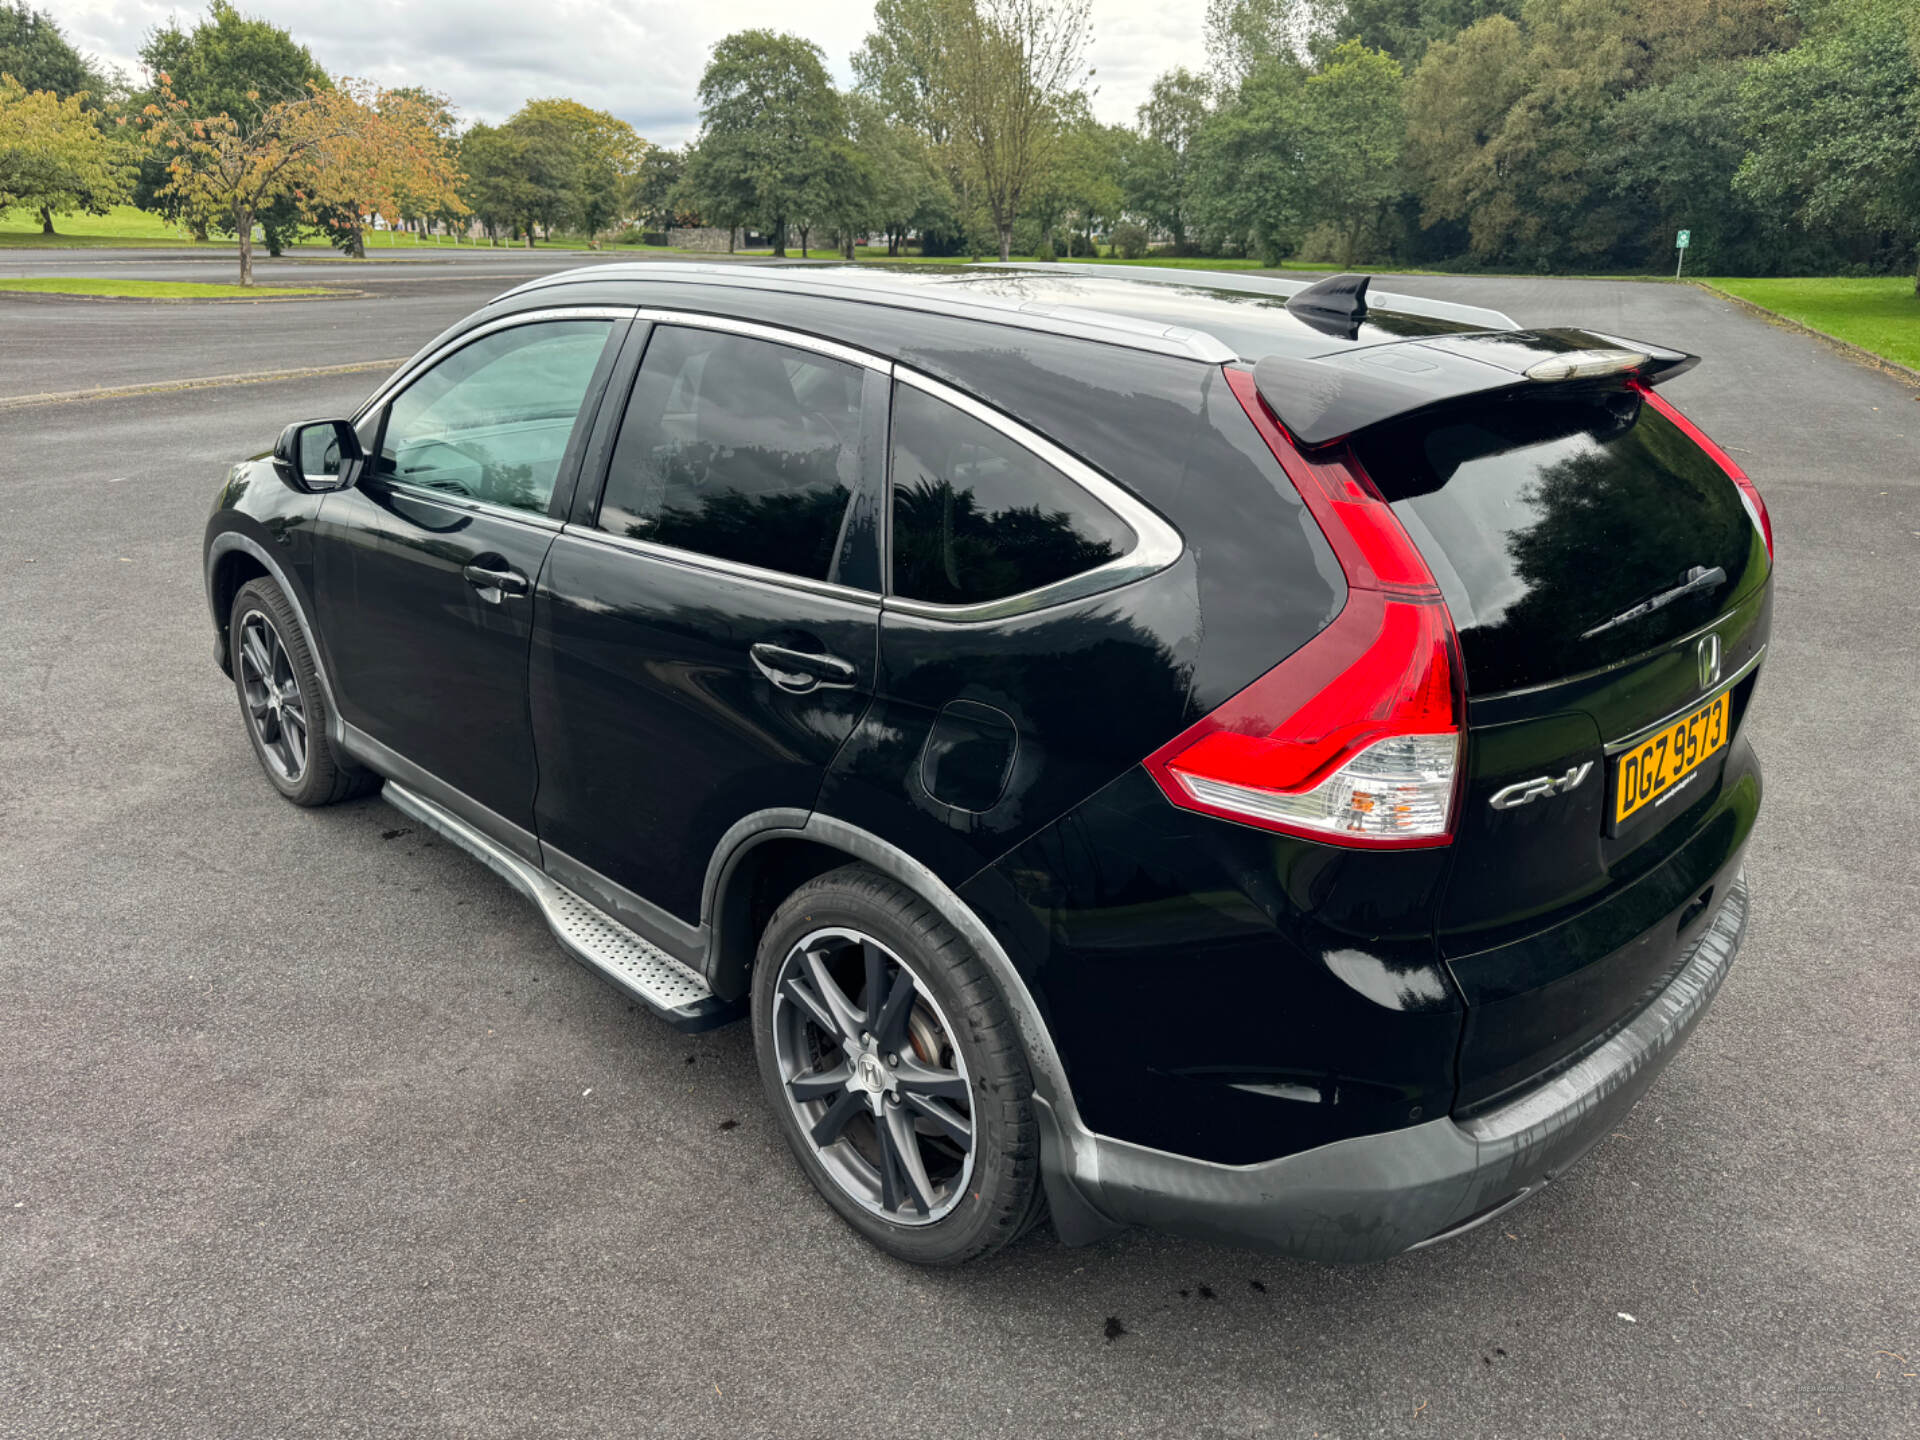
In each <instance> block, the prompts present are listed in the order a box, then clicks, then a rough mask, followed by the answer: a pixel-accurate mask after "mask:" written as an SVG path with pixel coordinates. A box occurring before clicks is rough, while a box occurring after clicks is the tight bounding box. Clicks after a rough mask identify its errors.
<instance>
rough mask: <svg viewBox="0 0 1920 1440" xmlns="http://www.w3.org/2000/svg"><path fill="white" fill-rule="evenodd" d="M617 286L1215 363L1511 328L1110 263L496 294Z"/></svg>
mask: <svg viewBox="0 0 1920 1440" xmlns="http://www.w3.org/2000/svg"><path fill="white" fill-rule="evenodd" d="M621 282H627V283H630V284H632V285H633V287H634V289H635V291H636V295H635V300H636V303H644V302H645V287H646V285H647V284H649V283H653V284H660V283H671V284H674V285H689V284H690V285H696V286H697V285H711V286H715V287H721V288H726V289H733V290H741V289H749V290H751V289H767V290H775V291H779V292H782V293H786V294H805V295H815V296H820V297H823V298H824V297H832V298H839V299H844V300H848V301H853V302H857V303H862V304H871V305H884V306H889V307H893V308H900V309H908V310H921V311H926V312H929V313H938V314H946V315H955V316H962V317H966V318H971V319H975V320H979V321H982V322H985V323H988V324H995V325H1002V326H1013V327H1017V328H1021V329H1027V330H1041V331H1046V332H1049V333H1052V334H1067V335H1078V336H1080V337H1082V338H1084V339H1088V340H1093V341H1098V342H1100V343H1103V344H1109V345H1122V346H1126V347H1128V348H1130V349H1139V350H1150V351H1155V352H1157V353H1161V354H1170V355H1177V356H1181V357H1183V358H1187V359H1191V360H1197V361H1202V362H1205V363H1208V364H1216V365H1217V364H1222V363H1225V362H1227V361H1231V360H1246V361H1255V360H1259V359H1262V358H1265V357H1266V356H1269V355H1285V356H1289V357H1297V358H1310V357H1313V356H1317V355H1325V354H1330V353H1341V352H1345V351H1349V350H1351V349H1353V348H1354V347H1356V346H1364V345H1378V344H1388V343H1392V342H1395V341H1404V340H1413V339H1424V338H1428V337H1433V336H1440V335H1457V334H1469V333H1475V332H1480V333H1484V332H1486V331H1490V330H1497V331H1505V330H1517V329H1518V328H1519V327H1518V326H1517V325H1516V324H1515V323H1514V322H1513V321H1512V320H1510V319H1509V318H1508V317H1507V316H1505V315H1503V314H1501V313H1500V312H1499V311H1497V310H1487V309H1482V308H1481V307H1479V306H1473V305H1455V304H1449V303H1447V302H1444V301H1437V300H1425V299H1421V298H1419V297H1416V296H1411V295H1395V294H1389V293H1383V292H1380V291H1373V292H1371V293H1370V294H1369V295H1368V297H1367V305H1368V308H1367V313H1366V317H1365V319H1363V320H1361V321H1360V322H1359V323H1357V324H1353V325H1347V326H1338V327H1330V326H1327V325H1326V324H1324V323H1320V324H1316V323H1314V321H1313V320H1312V319H1311V318H1303V317H1302V316H1300V315H1297V314H1295V313H1294V312H1292V311H1290V310H1288V308H1287V301H1288V299H1290V298H1291V297H1292V296H1294V295H1296V294H1298V293H1299V292H1300V291H1302V290H1304V289H1306V288H1308V284H1309V282H1307V281H1296V280H1283V279H1280V278H1278V277H1274V276H1265V275H1247V274H1243V273H1235V272H1232V271H1218V270H1186V269H1150V268H1147V267H1134V266H1111V265H1074V264H1042V265H1019V264H1014V265H998V264H996V265H968V266H959V265H955V266H945V265H939V266H935V265H886V264H883V263H878V262H873V261H868V262H866V263H863V264H839V265H834V264H828V265H814V264H789V265H779V264H774V265H765V264H754V263H752V262H747V261H713V262H705V261H650V262H649V261H640V262H614V263H603V264H598V265H588V266H583V267H581V268H579V269H575V270H565V271H561V272H559V273H558V274H554V275H548V276H543V277H542V278H540V279H538V280H533V281H530V282H528V283H527V284H525V285H522V286H519V287H517V288H516V289H514V290H511V291H508V292H507V295H509V296H520V295H525V294H527V293H528V292H530V291H542V290H547V289H550V288H553V287H556V286H564V285H571V284H585V283H592V284H594V285H595V286H596V287H605V286H607V285H608V284H609V283H613V284H615V285H616V286H620V285H621ZM621 288H624V286H621ZM501 298H502V299H505V298H507V297H506V296H502V297H501Z"/></svg>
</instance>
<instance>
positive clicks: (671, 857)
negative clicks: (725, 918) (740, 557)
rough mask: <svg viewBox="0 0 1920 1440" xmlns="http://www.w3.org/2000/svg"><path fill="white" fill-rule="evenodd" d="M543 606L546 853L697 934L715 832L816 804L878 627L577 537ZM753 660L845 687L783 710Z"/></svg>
mask: <svg viewBox="0 0 1920 1440" xmlns="http://www.w3.org/2000/svg"><path fill="white" fill-rule="evenodd" d="M537 603H538V613H539V629H538V634H537V636H536V638H535V642H534V646H533V663H532V710H533V726H534V732H535V735H536V737H537V738H538V741H539V747H540V797H539V804H538V812H539V833H540V838H541V840H542V841H543V842H544V843H546V844H549V845H553V846H556V847H558V848H559V849H560V850H562V851H565V852H566V853H567V854H568V855H570V856H572V857H573V858H574V859H576V860H579V861H581V862H583V863H585V864H587V865H589V866H591V867H592V868H594V869H595V870H598V871H599V872H600V873H601V874H603V875H605V876H607V877H608V878H609V879H611V880H613V881H615V882H616V883H618V884H620V885H623V886H625V887H626V888H627V889H629V890H632V891H633V892H635V893H636V894H638V895H641V896H642V897H644V898H646V899H647V900H650V901H652V902H653V903H654V904H656V905H659V906H661V907H663V908H665V909H666V910H668V911H670V912H672V913H673V914H675V915H677V916H679V917H680V918H681V919H683V920H685V921H686V922H688V923H689V924H692V923H696V922H697V921H698V920H699V919H700V913H699V911H700V891H701V885H702V883H703V881H704V879H705V876H706V869H707V862H708V859H709V857H711V856H712V854H713V852H714V849H715V847H716V845H717V844H718V842H719V840H720V837H721V836H722V835H723V834H724V833H725V832H726V830H727V829H728V828H729V827H730V826H731V825H733V824H734V823H735V822H736V821H737V820H739V819H740V818H741V817H743V816H745V815H747V814H749V813H751V812H753V811H756V810H761V809H768V808H780V807H790V808H797V809H800V810H806V809H809V808H811V806H812V805H813V802H814V798H815V796H816V795H817V794H818V792H819V789H820V781H821V776H822V774H823V773H824V771H825V768H826V765H827V762H828V761H829V760H830V759H832V757H833V755H834V752H835V751H836V750H838V749H839V748H840V745H841V742H842V741H843V740H845V739H846V737H847V736H848V734H849V733H850V732H851V731H852V729H853V727H854V725H855V723H856V722H857V721H858V720H859V718H860V716H861V714H862V712H864V711H865V710H866V708H867V705H868V700H869V697H870V695H871V693H872V688H873V663H874V636H875V630H876V628H877V623H878V622H877V610H876V609H875V608H874V607H873V606H871V605H863V604H859V603H857V602H850V601H846V600H839V599H832V598H827V597H821V596H814V595H808V594H804V593H802V592H799V591H796V590H788V589H785V588H780V587H774V586H768V585H761V584H756V583H753V582H751V581H746V580H742V579H739V578H736V577H733V576H729V575H723V574H720V573H718V572H715V571H709V570H703V569H700V568H698V567H696V566H693V565H685V564H680V563H676V562H674V561H670V560H665V559H658V558H655V557H652V556H647V555H640V554H635V553H633V552H631V551H626V550H618V549H614V548H612V547H609V546H606V545H602V544H596V543H594V542H591V541H586V540H580V539H574V538H571V537H567V538H563V539H562V540H560V541H559V543H558V544H557V545H556V546H555V547H554V551H553V555H552V558H551V561H550V563H549V564H548V567H547V573H546V575H545V577H544V579H543V581H542V584H541V586H540V591H539V595H538V602H537ZM761 643H765V644H771V645H779V646H782V647H785V648H788V649H793V650H800V651H805V652H808V653H815V654H831V655H836V656H838V657H840V658H842V659H844V660H846V661H848V662H850V663H851V664H853V665H854V666H855V667H856V671H857V678H856V679H855V680H854V682H853V683H852V684H850V685H847V686H841V687H829V686H822V687H821V688H819V689H817V690H814V691H812V692H811V693H808V694H805V695H796V694H791V693H789V692H787V691H785V690H782V689H780V688H778V687H777V686H775V685H774V684H773V683H772V682H771V681H770V680H769V679H768V678H767V677H766V676H765V675H764V674H762V673H761V672H760V671H759V670H758V669H757V668H756V667H755V666H754V663H753V661H752V659H751V658H750V656H749V651H750V649H751V647H752V646H754V645H755V644H761Z"/></svg>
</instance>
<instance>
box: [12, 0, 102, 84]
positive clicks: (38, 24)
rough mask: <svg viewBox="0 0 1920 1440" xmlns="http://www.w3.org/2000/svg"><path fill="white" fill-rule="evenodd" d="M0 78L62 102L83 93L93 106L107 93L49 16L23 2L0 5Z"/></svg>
mask: <svg viewBox="0 0 1920 1440" xmlns="http://www.w3.org/2000/svg"><path fill="white" fill-rule="evenodd" d="M0 74H4V75H11V76H13V78H14V79H15V80H18V81H19V82H20V84H21V85H22V86H23V87H24V88H25V89H26V90H28V91H29V92H31V91H35V90H51V91H52V92H53V93H54V94H55V95H56V96H58V97H59V98H60V99H62V100H64V99H66V98H67V97H68V96H69V95H78V94H81V93H82V92H85V94H86V96H87V98H88V99H89V100H91V101H93V102H94V103H95V104H96V105H97V104H98V103H99V102H100V100H101V99H102V98H103V97H104V96H105V94H106V91H107V79H106V76H105V75H104V74H103V73H102V72H101V70H100V68H99V66H98V65H96V64H95V63H94V61H93V60H91V59H89V58H88V57H87V56H85V55H82V54H81V53H80V52H79V51H78V50H76V49H74V48H73V46H72V44H71V43H69V41H68V40H67V37H66V36H65V35H63V34H62V33H61V32H60V26H59V25H58V24H57V23H56V22H55V21H54V18H53V17H52V16H51V15H49V14H47V13H46V12H45V11H44V10H35V9H33V8H31V7H30V6H29V5H28V4H27V0H9V3H6V4H0Z"/></svg>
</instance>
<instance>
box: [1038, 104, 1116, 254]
mask: <svg viewBox="0 0 1920 1440" xmlns="http://www.w3.org/2000/svg"><path fill="white" fill-rule="evenodd" d="M1055 124H1056V125H1057V127H1058V133H1059V140H1058V142H1057V143H1056V144H1055V145H1054V147H1053V158H1052V161H1051V163H1050V164H1049V165H1048V166H1047V169H1046V171H1045V172H1044V173H1043V174H1042V175H1041V177H1040V179H1039V181H1038V182H1037V183H1036V184H1035V186H1034V187H1033V193H1032V199H1031V200H1030V201H1029V204H1028V209H1029V213H1030V214H1031V216H1032V218H1033V219H1035V220H1037V221H1038V222H1039V227H1038V228H1039V231H1040V249H1041V253H1042V254H1052V253H1053V232H1054V231H1055V229H1057V228H1060V227H1062V226H1064V227H1065V229H1066V242H1067V247H1066V248H1067V256H1068V258H1069V259H1071V258H1072V256H1073V236H1074V231H1075V229H1076V228H1077V229H1078V230H1079V231H1080V232H1081V233H1082V234H1084V235H1086V236H1088V237H1089V238H1088V243H1087V247H1086V248H1087V249H1088V250H1091V249H1092V248H1093V247H1092V239H1091V237H1092V235H1093V233H1094V231H1095V230H1097V229H1101V228H1103V227H1104V226H1105V225H1106V224H1108V223H1109V222H1111V221H1113V220H1117V219H1118V218H1119V216H1120V212H1121V209H1122V208H1123V207H1124V205H1125V203H1126V197H1125V193H1124V191H1122V189H1121V186H1120V175H1121V171H1122V168H1123V161H1122V155H1123V152H1124V151H1126V150H1127V149H1129V148H1130V147H1131V145H1132V144H1133V140H1134V137H1133V135H1132V132H1131V131H1128V130H1126V129H1124V128H1123V127H1121V126H1118V125H1102V124H1101V123H1100V122H1099V121H1098V120H1096V119H1094V118H1093V107H1092V105H1091V103H1090V102H1089V101H1088V99H1087V96H1086V95H1085V93H1084V92H1080V91H1076V92H1074V93H1073V94H1072V95H1069V96H1068V97H1066V99H1065V100H1064V101H1062V102H1061V105H1060V107H1059V114H1058V115H1057V116H1056V119H1055Z"/></svg>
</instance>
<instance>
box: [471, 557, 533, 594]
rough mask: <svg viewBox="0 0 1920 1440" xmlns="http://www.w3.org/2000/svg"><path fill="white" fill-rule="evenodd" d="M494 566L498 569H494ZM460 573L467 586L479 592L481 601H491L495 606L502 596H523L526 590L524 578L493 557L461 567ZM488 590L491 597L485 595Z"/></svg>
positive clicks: (509, 566)
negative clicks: (464, 578) (490, 592)
mask: <svg viewBox="0 0 1920 1440" xmlns="http://www.w3.org/2000/svg"><path fill="white" fill-rule="evenodd" d="M496 565H497V566H498V568H495V566H496ZM460 573H461V574H462V575H464V576H465V577H466V580H467V583H468V584H469V585H471V586H473V588H474V589H476V590H478V591H479V592H480V598H481V599H482V600H491V601H492V602H493V603H494V604H496V605H497V604H499V603H500V600H501V599H502V597H504V596H507V595H524V594H526V593H527V590H528V584H527V577H526V576H524V575H522V574H521V573H520V572H519V571H518V570H516V569H514V568H513V567H512V566H511V565H509V564H507V563H506V562H505V561H504V560H496V559H495V557H493V556H483V557H481V558H480V559H478V560H475V561H474V562H473V563H472V564H470V565H466V566H463V567H462V568H461V571H460ZM490 590H491V591H492V592H493V593H492V594H491V595H489V594H488V593H487V592H488V591H490Z"/></svg>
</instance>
